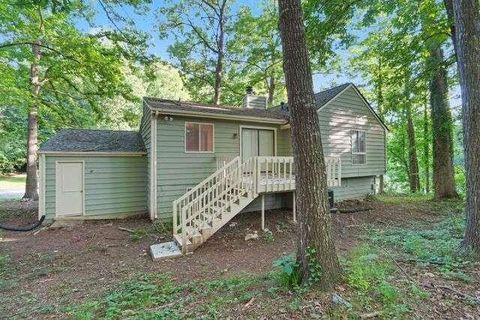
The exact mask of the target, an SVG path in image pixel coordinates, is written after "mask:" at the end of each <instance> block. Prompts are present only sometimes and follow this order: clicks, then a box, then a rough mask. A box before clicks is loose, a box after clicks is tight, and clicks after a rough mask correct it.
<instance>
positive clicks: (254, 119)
mask: <svg viewBox="0 0 480 320" xmlns="http://www.w3.org/2000/svg"><path fill="white" fill-rule="evenodd" d="M144 101H145V104H146V105H147V106H148V107H149V108H150V110H151V111H152V112H157V113H166V114H169V115H178V116H190V117H195V118H210V119H224V120H240V121H251V122H258V123H272V124H286V123H288V120H287V119H275V118H263V117H251V116H241V115H233V114H232V115H230V114H220V113H211V112H198V111H187V110H172V109H163V108H156V107H152V106H151V105H150V104H149V103H148V102H147V101H146V100H144Z"/></svg>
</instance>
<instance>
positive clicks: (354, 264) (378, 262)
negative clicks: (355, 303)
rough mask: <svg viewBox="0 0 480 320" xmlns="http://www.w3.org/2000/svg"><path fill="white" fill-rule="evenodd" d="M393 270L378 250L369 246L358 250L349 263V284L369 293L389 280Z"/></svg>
mask: <svg viewBox="0 0 480 320" xmlns="http://www.w3.org/2000/svg"><path fill="white" fill-rule="evenodd" d="M392 271H393V268H392V265H391V263H390V262H389V261H385V260H384V259H382V258H381V256H380V255H379V254H378V252H377V250H375V249H373V248H372V247H370V246H368V245H364V246H361V247H359V248H357V249H356V250H355V251H354V252H353V253H352V255H351V260H349V261H347V283H348V284H349V285H350V286H352V287H353V288H355V289H357V290H360V291H361V292H368V291H369V290H372V289H373V288H375V287H376V286H377V285H379V284H380V283H382V282H385V281H386V280H387V276H388V275H389V274H390V273H392Z"/></svg>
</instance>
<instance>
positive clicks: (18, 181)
mask: <svg viewBox="0 0 480 320" xmlns="http://www.w3.org/2000/svg"><path fill="white" fill-rule="evenodd" d="M25 181H26V176H25V175H23V174H21V175H13V176H0V193H1V192H4V191H24V190H25ZM20 197H21V195H20V196H15V195H1V194H0V202H2V201H9V200H15V199H19V198H20Z"/></svg>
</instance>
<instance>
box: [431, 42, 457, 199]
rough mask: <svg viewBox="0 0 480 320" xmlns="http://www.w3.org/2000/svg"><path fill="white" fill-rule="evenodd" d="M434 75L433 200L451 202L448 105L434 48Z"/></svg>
mask: <svg viewBox="0 0 480 320" xmlns="http://www.w3.org/2000/svg"><path fill="white" fill-rule="evenodd" d="M430 63H431V65H432V66H433V68H434V73H433V76H432V78H431V79H430V85H429V89H430V107H431V113H432V137H433V188H434V191H435V198H438V199H443V198H455V197H458V194H457V192H456V190H455V174H454V168H453V138H452V126H453V120H452V114H451V112H450V107H449V105H448V83H447V71H446V70H445V66H444V65H443V63H444V59H443V51H442V49H441V48H440V47H437V48H435V49H433V50H431V52H430Z"/></svg>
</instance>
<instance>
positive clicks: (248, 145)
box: [242, 128, 275, 160]
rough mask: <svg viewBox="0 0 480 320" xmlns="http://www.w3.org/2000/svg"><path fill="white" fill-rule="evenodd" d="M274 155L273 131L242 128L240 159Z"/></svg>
mask: <svg viewBox="0 0 480 320" xmlns="http://www.w3.org/2000/svg"><path fill="white" fill-rule="evenodd" d="M274 155H275V131H274V130H269V129H250V128H242V159H243V160H245V159H248V158H250V157H256V156H274Z"/></svg>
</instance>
